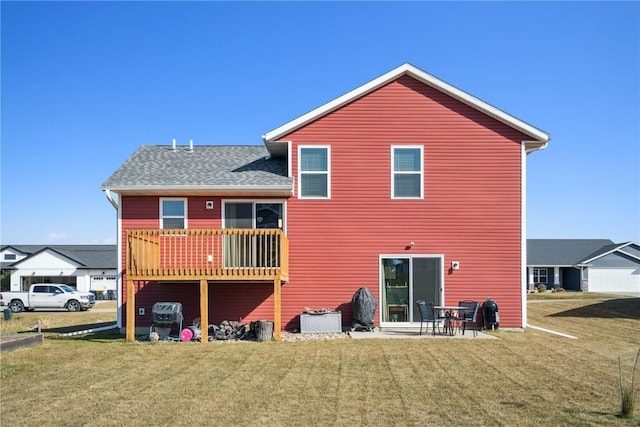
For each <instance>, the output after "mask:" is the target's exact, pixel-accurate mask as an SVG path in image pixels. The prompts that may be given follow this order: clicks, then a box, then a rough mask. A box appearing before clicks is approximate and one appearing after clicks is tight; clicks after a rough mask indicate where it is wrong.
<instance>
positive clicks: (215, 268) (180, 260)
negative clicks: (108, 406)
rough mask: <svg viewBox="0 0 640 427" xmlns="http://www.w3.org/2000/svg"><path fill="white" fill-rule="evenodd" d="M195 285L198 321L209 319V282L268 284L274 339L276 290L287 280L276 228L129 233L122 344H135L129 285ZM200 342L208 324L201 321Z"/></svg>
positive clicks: (285, 245)
mask: <svg viewBox="0 0 640 427" xmlns="http://www.w3.org/2000/svg"><path fill="white" fill-rule="evenodd" d="M141 280H144V281H147V280H148V281H190V282H191V281H197V282H199V283H200V314H201V316H200V318H201V319H203V320H205V319H208V318H209V315H208V306H209V297H208V282H209V281H251V282H264V281H269V282H273V294H274V337H275V338H276V339H280V329H281V319H280V317H281V303H280V286H281V285H282V283H283V282H286V281H288V280H289V240H288V239H287V237H286V236H285V235H284V233H283V232H282V230H280V229H215V230H214V229H206V230H198V229H195V230H192V229H189V230H187V229H172V230H166V229H163V230H157V229H152V230H129V231H127V241H126V283H127V292H126V294H127V324H126V331H127V341H134V340H135V316H136V313H135V286H134V282H135V281H141ZM201 322H202V323H201V327H202V342H206V341H207V330H208V324H207V323H205V321H201Z"/></svg>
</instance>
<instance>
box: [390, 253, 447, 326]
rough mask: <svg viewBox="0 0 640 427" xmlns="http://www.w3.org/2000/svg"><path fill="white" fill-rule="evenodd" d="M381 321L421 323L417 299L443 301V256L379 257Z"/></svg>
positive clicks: (435, 302) (433, 301)
mask: <svg viewBox="0 0 640 427" xmlns="http://www.w3.org/2000/svg"><path fill="white" fill-rule="evenodd" d="M380 277H381V284H380V300H381V301H380V302H381V304H380V306H381V315H382V322H383V323H387V322H407V323H410V322H420V313H419V312H418V310H417V307H416V303H415V302H416V301H418V300H425V301H427V302H432V303H433V304H434V305H438V304H440V303H441V301H442V293H443V292H442V291H443V289H442V257H441V256H428V255H412V256H381V257H380Z"/></svg>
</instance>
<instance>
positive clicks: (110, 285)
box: [91, 276, 116, 291]
mask: <svg viewBox="0 0 640 427" xmlns="http://www.w3.org/2000/svg"><path fill="white" fill-rule="evenodd" d="M91 290H92V291H115V290H116V276H91Z"/></svg>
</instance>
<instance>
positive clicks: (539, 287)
mask: <svg viewBox="0 0 640 427" xmlns="http://www.w3.org/2000/svg"><path fill="white" fill-rule="evenodd" d="M546 291H547V286H546V285H544V284H542V283H540V284H539V285H538V292H546Z"/></svg>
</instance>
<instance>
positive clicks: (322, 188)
mask: <svg viewBox="0 0 640 427" xmlns="http://www.w3.org/2000/svg"><path fill="white" fill-rule="evenodd" d="M330 156H331V150H330V149H329V147H318V146H313V147H299V149H298V176H299V177H298V183H299V184H298V185H299V187H298V195H299V197H300V198H304V199H328V198H329V197H330V194H331V181H330V177H329V174H330Z"/></svg>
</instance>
